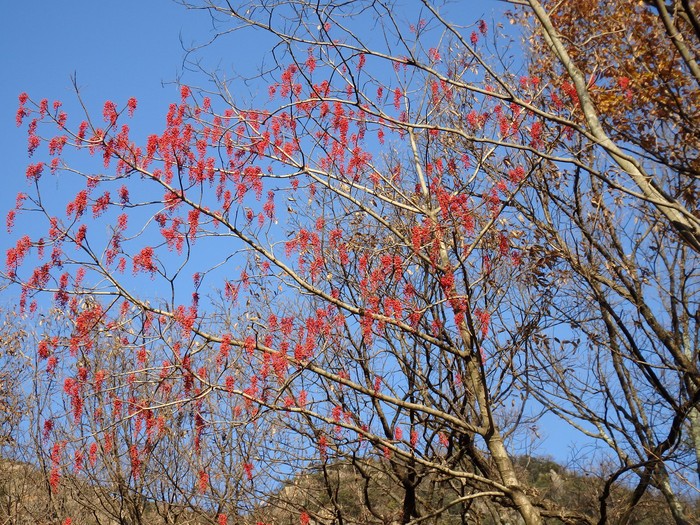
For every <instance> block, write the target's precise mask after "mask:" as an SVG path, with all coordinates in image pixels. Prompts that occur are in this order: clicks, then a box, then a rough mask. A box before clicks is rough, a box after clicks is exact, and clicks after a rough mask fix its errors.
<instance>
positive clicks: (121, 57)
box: [0, 0, 210, 264]
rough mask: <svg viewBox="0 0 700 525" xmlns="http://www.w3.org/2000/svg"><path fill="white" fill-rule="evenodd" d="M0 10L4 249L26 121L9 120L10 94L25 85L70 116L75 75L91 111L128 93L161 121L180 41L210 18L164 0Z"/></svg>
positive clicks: (202, 32) (198, 32)
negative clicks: (59, 104) (20, 124)
mask: <svg viewBox="0 0 700 525" xmlns="http://www.w3.org/2000/svg"><path fill="white" fill-rule="evenodd" d="M0 15H2V16H0V49H2V53H0V71H2V79H3V80H2V82H0V137H2V140H0V158H2V168H1V169H2V171H1V172H0V177H1V179H0V180H1V181H2V187H1V188H0V216H1V217H2V222H1V226H2V229H1V230H0V250H2V254H3V255H4V253H5V251H6V250H7V247H8V245H9V243H10V239H9V238H8V235H7V232H6V229H5V214H6V212H7V210H8V209H9V208H11V207H12V206H14V202H15V196H16V194H17V192H18V191H25V189H26V187H27V186H26V180H25V177H24V173H25V170H26V166H27V163H28V161H29V159H28V158H27V153H26V148H27V146H26V126H25V127H24V128H21V129H18V128H17V127H16V126H15V112H16V110H17V96H18V95H19V94H20V93H21V92H23V91H26V92H27V93H29V95H30V96H31V97H32V98H34V99H35V100H40V99H42V98H48V99H49V100H56V99H58V100H61V101H62V102H63V103H64V105H65V106H66V108H67V109H68V114H69V117H70V115H71V111H70V110H71V109H72V108H74V107H75V102H76V98H75V93H74V91H73V87H72V83H71V76H72V75H73V74H76V75H77V79H78V85H79V87H80V89H81V94H82V96H83V97H84V99H85V100H86V101H87V103H88V104H89V105H91V106H93V109H94V110H95V111H101V107H102V103H103V102H104V101H105V100H108V99H111V100H114V101H115V102H116V103H118V104H124V103H125V102H126V100H127V99H128V98H129V97H131V96H134V97H136V98H137V99H138V100H139V109H138V111H139V115H141V116H144V115H145V116H146V118H147V119H151V118H152V119H154V120H153V122H154V126H156V125H157V126H162V124H161V122H163V115H164V114H165V112H164V109H167V104H168V102H169V101H170V100H172V99H174V98H176V96H177V93H176V88H175V87H174V86H172V85H167V83H168V82H172V81H173V80H175V79H176V78H177V75H178V73H179V72H180V71H181V66H182V59H183V57H184V50H183V43H184V44H185V45H189V44H191V43H192V42H193V41H194V40H195V39H197V40H199V39H202V38H205V37H206V35H207V34H208V33H209V30H210V23H209V18H208V16H207V15H206V14H204V13H202V12H189V11H187V10H186V9H184V8H183V7H182V6H180V5H178V4H176V3H175V2H173V1H171V0H119V1H117V2H101V1H94V0H65V1H60V2H58V1H43V2H42V1H36V0H35V1H28V2H3V3H2V7H1V8H0ZM181 39H182V43H181ZM98 114H99V113H98ZM76 118H78V117H77V116H76ZM40 154H41V150H40V151H39V152H37V155H40ZM15 233H19V232H15ZM13 237H15V235H13ZM15 238H16V237H15ZM2 263H3V264H4V257H3V261H2Z"/></svg>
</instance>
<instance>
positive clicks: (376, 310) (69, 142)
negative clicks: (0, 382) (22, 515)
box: [0, 0, 700, 525]
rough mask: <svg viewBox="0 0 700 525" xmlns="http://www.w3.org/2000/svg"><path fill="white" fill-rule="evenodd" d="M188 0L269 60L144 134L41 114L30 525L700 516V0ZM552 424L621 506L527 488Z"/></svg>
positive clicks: (113, 112)
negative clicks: (528, 466)
mask: <svg viewBox="0 0 700 525" xmlns="http://www.w3.org/2000/svg"><path fill="white" fill-rule="evenodd" d="M186 7H188V8H190V9H193V10H204V11H206V12H207V13H208V14H209V15H210V16H211V19H212V27H214V28H216V35H215V38H214V40H213V41H212V42H213V43H212V44H211V45H216V46H217V49H219V48H221V47H222V45H226V44H225V43H226V42H231V44H230V45H231V46H235V44H236V43H239V42H245V41H248V39H249V38H250V36H249V35H251V34H255V35H258V34H259V35H264V38H263V37H262V36H261V37H260V38H261V40H260V41H264V42H269V49H266V50H265V52H264V53H263V54H261V55H260V67H259V70H258V72H257V73H256V74H255V75H253V76H251V75H247V74H246V75H245V76H239V77H237V76H235V75H234V76H231V75H228V74H227V73H226V70H224V69H220V70H208V69H207V68H206V66H205V65H203V63H202V62H199V61H197V58H196V57H197V54H196V51H193V55H191V56H193V57H195V58H193V59H192V61H191V62H190V63H189V64H190V66H192V68H193V69H195V70H196V72H197V82H189V83H187V84H185V83H182V84H181V85H180V86H179V87H178V92H177V94H176V96H175V97H174V99H173V103H172V104H171V105H170V107H169V111H168V112H167V115H165V116H164V117H165V118H164V123H163V126H162V127H160V128H157V129H147V130H140V129H139V130H138V133H136V134H135V133H133V132H132V130H131V129H130V128H131V127H132V126H138V122H139V120H138V112H139V107H138V106H139V104H138V101H137V100H136V99H135V98H129V96H128V95H126V96H125V97H124V100H119V101H116V100H108V101H106V102H104V104H103V106H102V107H100V108H92V107H90V106H89V104H86V103H83V102H82V99H81V94H80V92H79V91H78V90H77V89H76V97H77V100H78V101H79V104H78V105H77V106H78V107H79V109H78V111H79V112H81V113H80V114H76V113H74V112H71V113H70V114H69V113H68V111H66V110H65V109H64V107H63V104H62V103H61V102H60V101H55V102H54V101H50V100H49V99H47V98H41V97H42V96H43V95H39V96H36V95H34V94H31V95H30V94H26V93H22V94H21V95H20V97H19V109H18V112H17V124H18V125H19V126H22V127H23V128H25V129H26V130H27V131H28V151H29V156H30V157H32V158H31V160H30V164H29V166H28V168H27V171H26V177H27V179H28V180H29V182H30V185H29V187H30V189H29V190H28V191H27V192H23V193H22V194H20V195H19V196H18V198H17V206H16V208H15V209H13V210H10V211H9V214H8V215H7V226H8V229H9V230H11V232H12V234H13V235H14V236H15V238H16V239H17V241H16V244H15V246H14V247H13V248H12V249H10V250H9V251H8V253H7V259H6V270H5V272H6V276H7V278H8V279H9V280H10V281H12V282H13V283H16V285H18V286H19V287H20V290H21V292H20V293H21V296H20V300H19V305H18V312H17V315H18V319H17V320H15V321H13V322H12V323H9V324H7V325H5V326H6V327H7V326H10V327H12V326H14V327H15V328H14V329H13V330H10V331H9V332H8V334H9V335H8V336H7V337H8V338H9V339H8V340H10V341H13V343H12V345H10V346H8V348H17V350H12V351H7V355H2V356H0V357H1V358H2V360H3V363H7V366H8V367H9V366H13V367H16V370H18V371H19V372H18V373H17V374H16V375H17V377H25V376H26V378H25V379H23V381H19V382H18V383H20V384H24V385H25V386H26V388H23V387H17V388H16V389H14V390H13V391H12V392H13V393H12V395H15V396H16V397H17V398H18V399H20V398H21V399H22V400H23V403H22V404H20V405H18V406H19V407H21V410H20V411H19V413H18V416H17V417H18V418H19V420H21V421H23V423H17V422H16V420H15V419H12V418H8V419H7V425H8V428H10V429H11V434H12V435H13V436H14V437H13V439H15V440H18V441H23V442H24V443H25V444H27V445H28V446H29V449H28V450H31V451H32V452H28V453H27V454H28V456H26V458H25V459H26V460H28V461H30V462H31V463H33V464H35V465H38V466H39V467H40V470H41V472H42V476H43V477H44V478H45V480H44V482H43V485H42V487H43V488H42V490H44V491H45V492H46V493H47V494H49V495H50V498H49V501H50V502H51V504H50V505H47V506H45V507H42V508H41V510H40V511H37V512H39V513H40V514H41V515H35V516H32V518H33V519H36V520H47V521H61V520H64V519H72V518H71V516H70V515H69V514H70V512H69V510H70V509H69V506H67V504H66V501H67V500H66V499H65V498H66V495H67V494H69V493H70V494H71V497H72V498H73V500H71V501H78V502H79V503H80V505H81V506H82V508H84V509H90V513H91V516H92V518H90V519H94V520H95V522H98V523H101V522H105V523H106V522H108V521H101V520H110V519H111V520H116V521H117V522H119V523H148V522H152V520H153V519H154V518H153V516H154V515H156V514H157V515H159V516H160V518H161V519H162V520H163V521H164V522H167V523H186V522H193V523H194V522H197V523H199V522H208V523H218V524H219V525H223V524H225V523H248V522H250V523H266V522H268V523H276V522H281V520H291V522H292V523H297V522H299V523H302V524H304V525H306V524H309V523H416V524H418V523H452V522H454V523H501V522H505V521H509V522H514V521H515V520H518V522H522V523H526V524H528V525H531V524H533V525H534V524H540V523H586V524H588V523H630V522H637V523H642V522H644V519H648V518H649V514H648V506H647V505H648V502H649V501H651V500H653V501H654V502H655V503H654V505H655V506H658V505H659V504H660V503H659V502H663V509H662V510H659V513H660V514H659V516H661V517H659V518H656V517H655V518H653V519H660V520H666V521H674V522H675V523H678V524H688V523H695V521H693V520H694V519H696V518H694V517H693V515H694V512H697V490H698V488H699V487H700V485H699V483H700V413H699V412H698V405H699V403H700V359H699V348H698V338H699V336H700V332H699V327H698V322H699V321H700V305H699V304H698V302H699V297H698V295H699V294H700V288H699V283H698V268H699V267H700V265H699V264H698V253H699V252H700V214H699V213H698V209H697V198H698V168H699V165H698V140H699V139H698V137H699V134H698V118H699V117H698V98H699V96H698V92H699V91H698V83H699V82H700V73H699V70H698V65H697V56H698V53H700V24H699V23H698V18H697V16H696V15H697V13H698V8H699V7H700V6H698V4H697V2H692V1H686V0H676V1H674V2H673V3H671V4H666V3H664V2H662V1H661V0H655V1H650V2H625V3H622V4H620V3H611V2H605V1H601V0H576V1H572V2H550V1H544V2H540V1H536V0H527V1H514V2H510V3H507V2H504V3H503V21H509V22H511V23H512V25H511V24H501V23H500V22H499V21H490V20H479V19H475V20H470V19H469V15H467V14H465V13H464V12H463V9H460V6H458V5H453V4H450V3H449V2H445V3H442V2H430V1H428V0H424V1H421V2H418V1H413V2H406V3H401V2H384V1H377V0H352V1H349V2H333V1H330V2H306V1H304V0H285V1H277V0H276V1H267V0H262V1H258V2H250V3H248V2H218V1H214V0H202V1H196V2H195V1H193V2H191V3H187V4H186ZM509 9H510V11H509ZM518 39H521V40H518ZM238 52H240V51H238ZM224 58H225V59H226V60H231V61H232V62H233V63H234V67H235V61H236V57H235V54H229V55H227V56H226V57H224ZM234 71H235V69H234ZM35 97H36V98H35ZM135 135H139V136H146V137H147V138H146V139H145V140H142V141H140V140H137V139H134V138H132V137H133V136H135ZM56 177H57V178H58V179H59V180H61V184H62V188H68V187H69V188H71V190H70V191H67V190H63V189H62V190H61V192H60V193H59V194H56V192H55V183H54V182H53V180H54V178H56ZM30 222H31V224H32V225H33V227H37V225H39V226H40V227H41V228H42V233H41V234H39V235H36V236H33V235H32V236H30V235H23V234H22V230H23V227H25V226H26V225H27V224H29V223H30ZM49 300H50V301H51V304H50V305H49V304H48V301H49ZM20 327H21V330H20ZM4 329H5V328H4ZM3 366H5V365H3ZM14 369H15V368H13V370H14ZM20 372H21V373H20ZM544 414H553V415H554V416H556V417H557V418H558V421H559V422H560V423H559V424H561V425H562V426H566V427H567V428H572V429H574V430H576V431H577V432H580V434H581V435H582V436H583V437H584V439H585V440H586V443H590V446H589V447H587V448H586V449H584V450H583V451H582V452H581V454H582V455H581V457H579V458H577V464H576V465H575V467H576V469H577V474H576V475H577V476H579V475H580V476H584V475H588V476H591V479H595V482H591V486H590V491H591V493H592V494H593V497H590V496H588V497H587V499H586V501H587V502H591V501H592V502H594V503H593V504H588V503H587V504H586V505H581V504H579V503H580V502H575V501H573V500H572V498H562V497H560V496H561V487H562V486H563V485H562V483H563V481H562V480H561V474H560V472H559V471H558V469H555V468H551V469H550V472H549V473H547V475H549V476H550V481H551V484H549V485H547V488H546V490H545V489H544V488H543V485H542V484H541V483H539V482H538V480H540V481H541V478H538V477H537V476H532V475H531V473H528V471H527V470H525V469H523V466H522V463H523V461H524V460H523V459H522V458H527V456H528V454H529V452H530V450H529V449H530V447H531V445H532V443H533V440H534V434H536V431H537V423H538V421H539V419H540V418H541V417H542V416H543V415H544ZM2 424H3V425H5V420H2ZM15 429H16V430H15ZM25 429H31V431H30V432H29V437H25V438H23V439H22V438H20V434H19V433H20V431H21V430H25ZM18 441H15V442H14V443H17V442H18ZM3 446H4V445H3ZM12 449H13V447H12V446H8V447H5V448H3V450H7V453H6V455H9V456H10V457H12V458H13V459H20V458H19V456H18V454H17V451H16V450H15V451H13V450H12ZM589 451H590V453H589ZM538 483H539V484H538ZM88 487H89V488H88ZM378 491H379V492H386V493H387V494H389V495H390V498H391V501H388V500H386V499H379V500H378V499H377V498H376V494H377V492H378ZM557 491H558V492H557ZM348 494H350V496H348ZM353 498H354V500H356V501H353ZM348 499H350V503H352V504H349V502H348ZM71 508H72V507H71ZM280 509H283V510H284V514H283V515H281V514H279V512H280ZM280 516H283V517H280ZM85 519H87V518H85Z"/></svg>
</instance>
